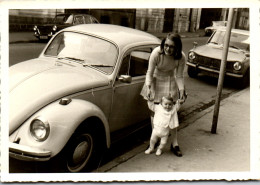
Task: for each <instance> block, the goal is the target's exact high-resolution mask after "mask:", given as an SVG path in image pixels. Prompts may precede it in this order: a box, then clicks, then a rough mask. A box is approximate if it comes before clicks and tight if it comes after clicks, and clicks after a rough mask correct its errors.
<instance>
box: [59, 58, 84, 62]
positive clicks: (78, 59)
mask: <svg viewBox="0 0 260 185" xmlns="http://www.w3.org/2000/svg"><path fill="white" fill-rule="evenodd" d="M58 59H59V60H60V59H69V60H77V61H81V62H83V61H85V60H83V59H80V58H74V57H58Z"/></svg>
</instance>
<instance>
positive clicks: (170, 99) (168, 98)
mask: <svg viewBox="0 0 260 185" xmlns="http://www.w3.org/2000/svg"><path fill="white" fill-rule="evenodd" d="M164 98H165V99H166V100H169V101H171V102H173V103H174V104H175V101H174V100H173V98H172V97H171V95H168V96H163V97H162V98H161V103H162V101H163V99H164Z"/></svg>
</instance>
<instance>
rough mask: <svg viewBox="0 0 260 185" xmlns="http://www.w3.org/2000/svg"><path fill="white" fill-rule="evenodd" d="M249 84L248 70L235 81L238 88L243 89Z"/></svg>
mask: <svg viewBox="0 0 260 185" xmlns="http://www.w3.org/2000/svg"><path fill="white" fill-rule="evenodd" d="M249 84H250V72H249V70H248V71H247V72H246V73H245V75H244V76H243V78H242V79H240V80H238V81H237V87H238V88H239V89H244V88H246V87H248V86H249Z"/></svg>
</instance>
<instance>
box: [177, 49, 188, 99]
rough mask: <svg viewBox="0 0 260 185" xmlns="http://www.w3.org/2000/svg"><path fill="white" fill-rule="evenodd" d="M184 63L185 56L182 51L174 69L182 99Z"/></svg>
mask: <svg viewBox="0 0 260 185" xmlns="http://www.w3.org/2000/svg"><path fill="white" fill-rule="evenodd" d="M185 63H186V56H185V54H184V53H182V58H181V59H180V60H179V65H178V67H177V70H176V82H177V85H178V88H179V91H180V99H183V95H184V67H185Z"/></svg>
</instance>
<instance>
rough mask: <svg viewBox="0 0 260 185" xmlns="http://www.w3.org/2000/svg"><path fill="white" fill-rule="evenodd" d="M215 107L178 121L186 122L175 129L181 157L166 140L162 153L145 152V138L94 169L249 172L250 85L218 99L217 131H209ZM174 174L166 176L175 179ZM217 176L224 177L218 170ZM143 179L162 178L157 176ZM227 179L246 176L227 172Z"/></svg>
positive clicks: (250, 151)
mask: <svg viewBox="0 0 260 185" xmlns="http://www.w3.org/2000/svg"><path fill="white" fill-rule="evenodd" d="M214 108H215V105H213V106H211V107H209V108H207V109H205V110H203V111H201V112H199V113H197V114H196V115H193V116H191V117H189V118H187V119H186V120H185V119H184V121H183V122H182V123H181V125H183V124H184V125H186V126H185V127H180V129H179V131H178V141H179V145H180V148H181V150H182V152H183V156H182V157H177V156H175V155H174V154H173V153H171V151H170V142H169V140H168V143H167V146H166V148H165V149H164V150H163V153H162V155H161V156H156V155H155V153H152V154H150V155H147V154H144V151H145V149H146V148H147V146H148V144H149V141H146V142H144V144H142V145H141V146H139V147H137V148H135V149H134V150H132V151H130V152H128V153H126V154H124V155H122V156H119V157H118V158H116V159H115V160H113V161H111V162H109V163H107V164H106V165H104V166H102V167H100V168H99V169H97V170H96V171H95V172H108V173H111V172H249V171H250V167H251V168H252V167H253V166H250V165H256V163H254V162H253V161H254V160H253V158H251V161H250V156H251V157H252V154H253V153H252V152H253V150H250V88H246V89H244V90H242V91H240V92H237V93H235V94H233V95H232V96H230V97H228V98H226V99H224V100H222V101H221V103H220V108H219V116H218V123H217V133H216V134H212V133H211V126H212V119H213V112H214ZM253 124H254V126H255V123H252V122H251V126H253ZM258 141H259V140H258ZM251 144H252V143H251ZM251 146H252V145H251ZM258 146H259V143H258ZM251 149H252V148H251ZM250 154H251V155H250ZM258 157H259V156H258ZM256 159H257V158H256ZM258 160H259V159H258ZM250 162H251V163H250ZM258 164H259V161H258ZM177 174H178V173H177ZM177 174H175V175H176V176H174V174H173V176H171V177H167V178H170V179H178V178H179V177H178V175H177ZM217 176H218V178H220V179H223V178H225V177H224V176H223V177H221V173H218V175H217ZM163 177H164V176H163ZM197 177H198V176H197ZM205 177H206V176H205ZM145 178H148V179H149V180H162V179H160V176H158V175H156V176H149V177H145ZM186 178H189V175H186ZM195 178H196V177H195ZM227 178H237V179H240V178H245V177H244V175H241V176H236V177H233V176H232V175H230V176H228V177H227ZM146 180H147V179H146Z"/></svg>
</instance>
